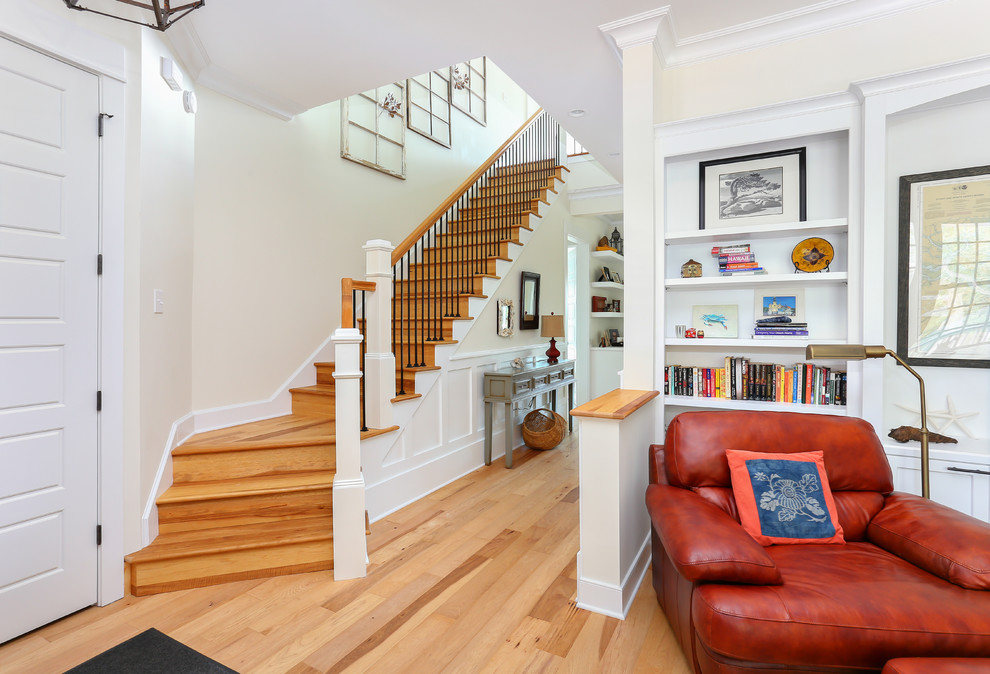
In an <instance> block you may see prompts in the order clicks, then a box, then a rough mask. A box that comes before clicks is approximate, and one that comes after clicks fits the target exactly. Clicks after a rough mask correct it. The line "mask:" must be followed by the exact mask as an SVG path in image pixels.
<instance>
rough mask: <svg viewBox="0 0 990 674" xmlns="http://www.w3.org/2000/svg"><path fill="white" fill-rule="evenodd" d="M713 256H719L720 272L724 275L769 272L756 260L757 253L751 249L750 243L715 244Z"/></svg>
mask: <svg viewBox="0 0 990 674" xmlns="http://www.w3.org/2000/svg"><path fill="white" fill-rule="evenodd" d="M712 257H715V258H718V273H719V274H721V275H722V276H741V275H743V274H766V273H767V272H766V270H765V269H764V268H763V267H761V266H760V263H759V262H757V261H756V255H754V254H753V252H752V251H751V250H750V247H749V244H748V243H740V244H735V245H732V246H714V247H712Z"/></svg>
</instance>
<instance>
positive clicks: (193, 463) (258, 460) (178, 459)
mask: <svg viewBox="0 0 990 674" xmlns="http://www.w3.org/2000/svg"><path fill="white" fill-rule="evenodd" d="M335 449H336V448H335V447H334V445H333V444H332V443H326V444H314V445H304V446H300V447H268V448H264V449H240V450H237V451H230V452H209V453H202V454H186V455H178V456H177V455H174V454H173V456H172V475H173V478H172V479H173V482H206V481H208V480H226V479H236V478H239V477H254V476H258V475H272V474H274V473H289V472H294V471H311V470H333V469H334V468H335V467H336V460H335Z"/></svg>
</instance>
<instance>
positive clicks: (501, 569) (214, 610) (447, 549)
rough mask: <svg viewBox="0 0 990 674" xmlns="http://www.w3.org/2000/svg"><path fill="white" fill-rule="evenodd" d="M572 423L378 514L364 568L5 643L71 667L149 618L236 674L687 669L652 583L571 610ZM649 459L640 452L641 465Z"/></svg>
mask: <svg viewBox="0 0 990 674" xmlns="http://www.w3.org/2000/svg"><path fill="white" fill-rule="evenodd" d="M577 454H578V452H577V441H576V434H575V435H573V436H570V437H568V438H567V439H566V440H565V441H564V443H563V444H562V445H561V446H560V447H558V448H557V449H556V450H553V451H549V452H536V451H533V450H529V449H523V450H517V452H516V456H515V463H516V467H515V468H514V469H513V470H506V469H505V467H504V463H503V464H502V465H499V462H495V463H494V464H493V465H492V466H489V467H486V468H481V469H479V470H476V471H474V472H473V473H471V474H469V475H467V476H466V477H464V478H461V479H460V480H457V481H456V482H454V483H452V484H450V485H448V486H446V487H444V488H443V489H440V490H439V491H437V492H435V493H433V494H431V495H430V496H428V497H426V498H424V499H421V500H420V501H417V502H416V503H414V504H412V505H410V506H408V507H406V508H404V509H402V510H400V511H398V512H396V513H394V514H393V515H391V516H389V517H387V518H385V519H383V520H380V521H378V522H376V523H374V524H373V525H372V533H371V536H370V537H369V539H368V544H369V557H370V561H371V564H370V566H369V567H368V577H367V578H363V579H359V580H350V581H342V582H337V583H335V582H333V579H332V574H331V573H330V572H315V573H307V574H299V575H293V576H282V577H277V578H269V579H261V580H247V581H241V582H237V583H230V584H227V585H221V586H216V587H207V588H199V589H193V590H182V591H179V592H171V593H167V594H161V595H154V596H150V597H132V596H127V597H125V598H124V599H122V600H121V601H118V602H116V603H114V604H111V605H110V606H105V607H102V608H91V609H86V610H84V611H80V612H79V613H76V614H74V615H71V616H69V617H67V618H64V619H63V620H60V621H58V622H56V623H53V624H51V625H48V626H46V627H43V628H41V629H39V630H36V631H34V632H32V633H30V634H27V635H24V636H22V637H20V638H19V639H16V640H14V641H11V642H9V643H7V644H5V645H3V646H0V671H2V672H4V674H14V673H15V672H31V673H32V674H38V673H41V672H45V673H47V672H62V671H64V670H66V669H68V668H70V667H73V666H75V665H77V664H79V663H80V662H83V661H85V660H87V659H89V658H91V657H93V656H94V655H96V654H98V653H100V652H101V651H103V650H105V649H107V648H109V647H111V646H113V645H115V644H117V643H119V642H121V641H124V640H126V639H128V638H130V637H131V636H134V635H135V634H138V633H139V632H142V631H144V630H145V629H148V628H150V627H154V628H157V629H158V630H161V631H162V632H164V633H165V634H168V635H169V636H171V637H173V638H174V639H177V640H179V641H181V642H182V643H184V644H186V645H188V646H190V647H191V648H194V649H196V650H198V651H200V652H201V653H203V654H205V655H207V656H209V657H211V658H214V659H215V660H218V661H219V662H221V663H223V664H225V665H227V666H228V667H231V668H233V669H235V670H237V671H239V672H242V673H245V674H246V673H247V672H293V673H296V674H308V673H311V672H338V671H345V670H346V671H348V672H363V671H370V672H389V673H390V674H391V673H396V672H558V671H559V672H664V673H665V674H666V673H669V674H687V673H688V672H689V671H690V670H689V668H688V666H687V664H686V663H685V661H684V658H683V656H682V655H681V652H680V649H679V647H678V645H677V643H676V640H675V638H674V636H673V634H671V632H670V629H669V627H668V625H667V622H666V620H665V618H664V616H663V614H662V612H661V611H660V609H659V607H658V605H657V602H656V596H655V595H654V593H653V590H652V587H651V586H650V583H649V575H647V580H645V581H644V582H643V585H642V587H641V588H640V591H639V594H638V595H637V596H636V599H635V602H634V603H633V606H632V609H631V611H630V613H629V615H628V617H627V618H626V620H624V621H622V620H617V619H615V618H608V617H605V616H602V615H599V614H595V613H590V612H588V611H584V610H582V609H578V608H577V607H576V606H575V603H574V600H575V577H576V573H575V555H576V553H577V550H578V498H579V490H578V484H577V461H578V459H577ZM644 464H645V462H644Z"/></svg>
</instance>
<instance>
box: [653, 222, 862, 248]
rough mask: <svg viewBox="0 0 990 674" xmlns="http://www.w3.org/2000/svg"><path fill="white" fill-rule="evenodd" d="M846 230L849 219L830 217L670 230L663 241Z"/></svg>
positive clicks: (721, 240) (762, 237) (766, 236)
mask: <svg viewBox="0 0 990 674" xmlns="http://www.w3.org/2000/svg"><path fill="white" fill-rule="evenodd" d="M848 231H849V221H848V220H846V218H832V219H829V220H808V221H804V222H788V223H785V224H780V225H764V226H762V227H720V228H719V229H699V230H697V231H690V232H671V233H670V234H668V235H667V236H666V237H664V243H665V244H666V245H668V246H669V245H672V244H682V243H684V244H687V243H720V242H723V241H738V240H741V239H747V240H760V239H775V238H779V237H780V236H782V235H785V236H789V235H797V234H812V233H815V234H829V233H832V234H845V233H847V232H848Z"/></svg>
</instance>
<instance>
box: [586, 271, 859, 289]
mask: <svg viewBox="0 0 990 674" xmlns="http://www.w3.org/2000/svg"><path fill="white" fill-rule="evenodd" d="M848 282H849V274H847V273H846V272H844V271H841V272H827V273H819V274H755V275H752V276H714V277H704V276H702V277H701V278H669V279H666V280H665V281H664V287H665V288H667V290H684V289H690V290H699V289H712V288H717V287H729V286H731V287H733V288H757V287H760V286H765V285H778V286H792V285H800V286H826V285H842V284H844V283H848ZM592 285H594V284H592Z"/></svg>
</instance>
